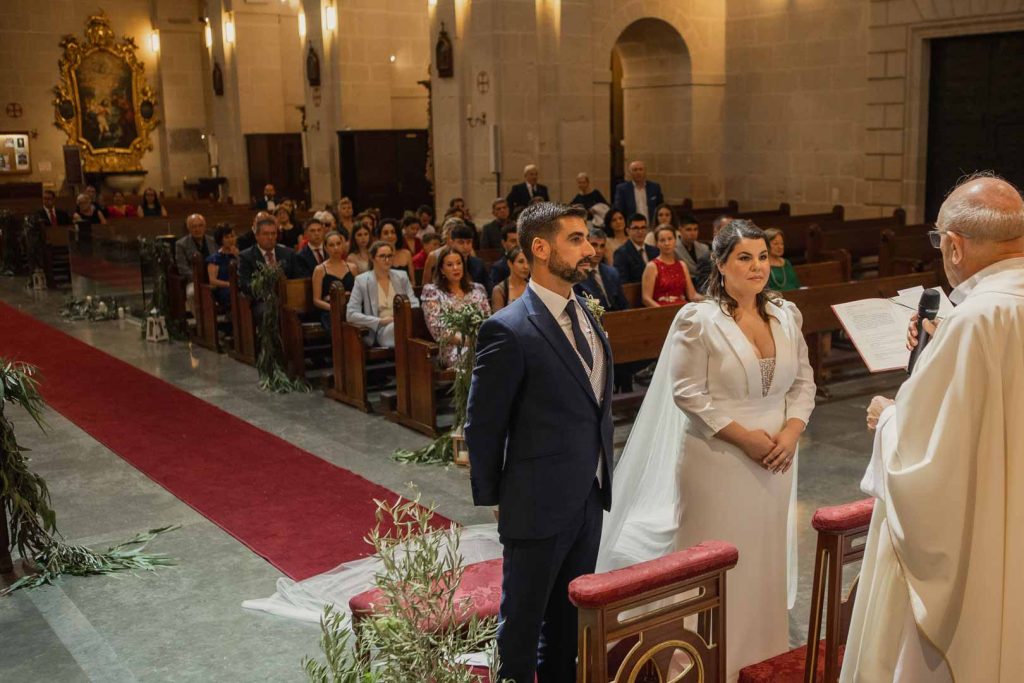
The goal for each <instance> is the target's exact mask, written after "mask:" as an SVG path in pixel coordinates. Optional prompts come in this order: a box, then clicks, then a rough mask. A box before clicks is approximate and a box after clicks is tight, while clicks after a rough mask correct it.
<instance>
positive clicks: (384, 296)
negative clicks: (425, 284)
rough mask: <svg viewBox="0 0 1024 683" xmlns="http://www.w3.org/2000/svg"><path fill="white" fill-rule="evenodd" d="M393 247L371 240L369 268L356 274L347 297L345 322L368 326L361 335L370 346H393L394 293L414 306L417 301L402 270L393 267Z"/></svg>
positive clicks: (416, 304) (417, 303) (418, 302)
mask: <svg viewBox="0 0 1024 683" xmlns="http://www.w3.org/2000/svg"><path fill="white" fill-rule="evenodd" d="M394 255H395V250H394V248H393V247H392V246H391V245H390V244H388V243H387V242H383V241H380V242H374V243H373V245H372V246H371V247H370V261H371V265H372V268H371V269H370V270H368V271H367V272H365V273H361V274H360V275H359V276H357V277H356V281H355V284H354V285H353V287H352V293H351V294H350V295H349V298H348V308H347V309H346V317H347V319H348V322H350V323H352V324H353V325H356V326H358V327H364V328H366V329H368V330H369V331H370V332H371V334H368V335H366V336H364V337H363V341H365V342H366V343H367V344H368V345H369V346H383V347H385V348H388V349H393V348H395V309H394V301H395V297H396V296H398V295H399V294H401V295H402V296H404V297H406V298H407V299H409V301H410V302H411V303H412V305H413V307H414V308H419V305H420V301H419V299H417V298H416V294H415V293H414V292H413V291H412V283H410V282H409V276H408V275H407V274H406V273H405V272H404V270H392V269H391V260H392V258H394Z"/></svg>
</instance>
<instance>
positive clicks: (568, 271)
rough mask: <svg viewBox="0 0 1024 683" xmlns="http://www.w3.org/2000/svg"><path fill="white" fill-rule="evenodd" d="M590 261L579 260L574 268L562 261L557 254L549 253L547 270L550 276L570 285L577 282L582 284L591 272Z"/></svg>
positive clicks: (586, 259)
mask: <svg viewBox="0 0 1024 683" xmlns="http://www.w3.org/2000/svg"><path fill="white" fill-rule="evenodd" d="M591 268H592V266H591V264H590V259H588V258H585V259H580V260H579V262H577V263H576V265H575V266H573V265H570V263H569V262H568V261H563V260H562V259H561V258H560V257H559V256H558V254H557V253H555V252H554V251H552V252H551V258H549V259H548V270H550V271H551V274H552V275H555V276H556V277H559V278H561V279H562V280H565V281H566V282H568V283H569V284H570V285H574V284H576V283H577V282H583V281H584V280H586V279H587V276H588V275H590V271H591Z"/></svg>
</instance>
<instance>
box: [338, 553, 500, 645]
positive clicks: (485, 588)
mask: <svg viewBox="0 0 1024 683" xmlns="http://www.w3.org/2000/svg"><path fill="white" fill-rule="evenodd" d="M501 568H502V562H501V559H496V560H488V561H487V562H477V563H476V564H471V565H469V566H468V567H466V569H465V571H464V572H463V574H462V583H461V584H459V588H458V590H456V591H455V602H456V604H458V605H460V606H461V610H460V613H459V618H460V621H461V622H468V621H469V620H470V618H471V617H472V616H473V615H476V617H477V618H479V619H484V618H487V617H497V616H498V607H499V605H500V604H501ZM383 605H384V597H383V595H382V593H381V591H380V589H378V588H373V589H371V590H368V591H363V592H362V593H360V594H359V595H357V596H355V597H353V598H352V599H351V600H349V602H348V606H349V609H351V610H352V617H353V618H354V619H356V620H358V619H360V618H362V617H366V616H369V615H372V614H376V613H378V612H379V611H380V610H381V608H382V607H383ZM430 627H432V628H436V627H437V625H436V624H434V625H430Z"/></svg>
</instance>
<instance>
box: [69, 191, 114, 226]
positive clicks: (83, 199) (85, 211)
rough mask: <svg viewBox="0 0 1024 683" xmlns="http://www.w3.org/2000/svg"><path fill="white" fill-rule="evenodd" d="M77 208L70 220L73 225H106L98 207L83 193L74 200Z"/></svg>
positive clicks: (105, 220)
mask: <svg viewBox="0 0 1024 683" xmlns="http://www.w3.org/2000/svg"><path fill="white" fill-rule="evenodd" d="M75 201H76V203H77V205H78V206H77V208H76V209H75V213H74V214H72V216H71V220H73V221H74V222H75V224H82V225H96V224H97V223H99V224H100V225H106V223H107V219H106V218H104V217H103V212H102V211H101V210H100V209H99V208H98V207H99V205H98V204H97V203H96V202H94V201H93V200H91V199H90V198H89V195H88V194H86V193H85V192H83V193H82V194H80V195H78V197H77V198H76V200H75Z"/></svg>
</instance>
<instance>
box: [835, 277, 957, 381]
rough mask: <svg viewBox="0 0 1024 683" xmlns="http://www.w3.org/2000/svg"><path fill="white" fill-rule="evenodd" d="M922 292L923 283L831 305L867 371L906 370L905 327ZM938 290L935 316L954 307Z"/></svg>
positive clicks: (947, 313)
mask: <svg viewBox="0 0 1024 683" xmlns="http://www.w3.org/2000/svg"><path fill="white" fill-rule="evenodd" d="M923 292H924V287H912V288H910V289H903V290H900V292H899V295H897V296H895V297H893V298H891V299H862V300H861V301H851V302H849V303H845V304H835V305H833V306H832V310H833V311H834V312H835V314H836V317H837V318H839V322H840V324H842V326H843V329H845V330H846V333H847V335H849V337H850V340H851V341H852V342H853V345H854V346H855V347H856V348H857V352H858V353H859V354H860V357H861V358H863V359H864V364H865V365H867V366H868V370H869V371H871V372H886V371H889V370H906V368H907V362H908V361H909V360H910V351H909V350H907V327H908V326H909V324H910V318H911V317H912V316H913V315H914V313H915V312H917V304H918V302H919V301H920V300H921V294H922V293H923ZM939 292H940V294H941V303H940V305H939V315H938V317H937V319H939V320H941V319H942V318H944V317H946V316H947V315H949V314H950V313H951V312H952V311H953V304H952V303H950V301H949V298H948V297H947V296H946V294H945V292H942V290H941V289H939Z"/></svg>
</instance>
